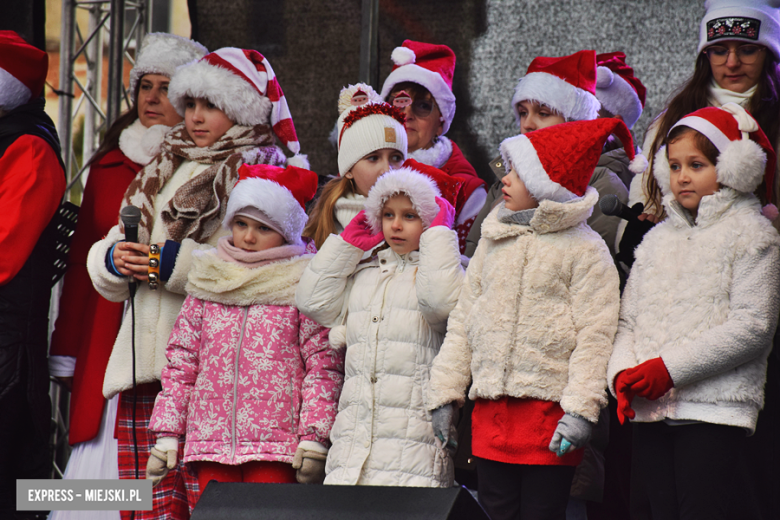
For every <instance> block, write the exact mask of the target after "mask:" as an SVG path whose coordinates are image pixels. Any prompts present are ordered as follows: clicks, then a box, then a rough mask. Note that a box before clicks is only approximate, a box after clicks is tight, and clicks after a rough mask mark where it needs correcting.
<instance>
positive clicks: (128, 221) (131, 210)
mask: <svg viewBox="0 0 780 520" xmlns="http://www.w3.org/2000/svg"><path fill="white" fill-rule="evenodd" d="M119 218H120V219H122V223H123V224H124V225H125V226H132V225H133V224H138V223H139V222H141V210H140V209H138V208H137V207H135V206H125V207H124V208H122V211H120V212H119Z"/></svg>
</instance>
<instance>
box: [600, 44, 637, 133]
mask: <svg viewBox="0 0 780 520" xmlns="http://www.w3.org/2000/svg"><path fill="white" fill-rule="evenodd" d="M596 65H597V68H596V98H597V99H598V100H599V101H600V102H601V106H602V107H604V108H606V109H607V110H609V111H610V112H611V113H612V115H615V116H617V115H619V116H620V117H622V118H623V122H624V123H625V124H626V126H627V127H628V128H629V129H631V128H633V127H634V125H635V124H636V122H637V121H638V120H639V117H640V116H641V115H642V111H643V110H644V108H645V98H646V96H647V89H646V88H645V86H644V85H643V84H642V82H641V81H639V78H637V77H636V76H634V69H632V68H631V67H629V66H628V65H627V64H626V55H625V53H623V52H607V53H604V54H599V55H598V56H596Z"/></svg>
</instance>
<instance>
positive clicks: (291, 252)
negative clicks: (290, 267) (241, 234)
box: [217, 236, 306, 269]
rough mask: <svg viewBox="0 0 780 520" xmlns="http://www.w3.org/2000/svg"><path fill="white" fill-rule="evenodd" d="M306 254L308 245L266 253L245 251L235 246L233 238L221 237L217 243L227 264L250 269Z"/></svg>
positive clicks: (274, 248) (219, 251) (218, 249)
mask: <svg viewBox="0 0 780 520" xmlns="http://www.w3.org/2000/svg"><path fill="white" fill-rule="evenodd" d="M305 252H306V245H305V244H303V245H299V246H295V245H284V246H279V247H272V248H271V249H266V250H265V251H251V252H250V251H244V250H243V249H241V248H240V247H236V246H234V245H233V237H230V236H225V237H221V238H220V239H219V240H218V241H217V256H219V257H220V258H221V259H222V260H225V261H226V262H233V263H235V264H241V265H243V266H244V267H246V268H248V269H254V268H255V267H261V266H264V265H267V264H270V263H273V262H280V261H282V260H287V259H288V258H292V257H294V256H301V255H302V254H303V253H305Z"/></svg>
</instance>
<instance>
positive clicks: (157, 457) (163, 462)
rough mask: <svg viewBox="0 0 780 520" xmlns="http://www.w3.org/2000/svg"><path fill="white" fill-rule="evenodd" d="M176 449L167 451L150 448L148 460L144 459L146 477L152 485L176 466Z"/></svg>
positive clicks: (177, 454) (157, 482)
mask: <svg viewBox="0 0 780 520" xmlns="http://www.w3.org/2000/svg"><path fill="white" fill-rule="evenodd" d="M178 456H179V452H178V450H170V451H168V452H167V453H166V452H164V451H160V450H158V449H157V448H152V453H151V454H150V455H149V460H148V461H146V478H147V479H151V481H152V487H154V486H156V485H157V484H159V483H160V481H161V480H162V479H164V478H165V476H166V475H167V474H168V472H169V471H170V470H172V469H173V468H175V467H176V459H177V458H178Z"/></svg>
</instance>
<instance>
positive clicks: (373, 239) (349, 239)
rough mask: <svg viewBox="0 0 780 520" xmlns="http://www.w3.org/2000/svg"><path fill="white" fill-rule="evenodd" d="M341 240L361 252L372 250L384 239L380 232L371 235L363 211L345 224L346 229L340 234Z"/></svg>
mask: <svg viewBox="0 0 780 520" xmlns="http://www.w3.org/2000/svg"><path fill="white" fill-rule="evenodd" d="M341 238H343V239H344V242H346V243H348V244H352V245H353V246H355V247H357V248H358V249H362V250H363V251H370V250H372V249H374V248H375V247H376V246H378V245H379V244H381V243H382V240H384V239H385V237H384V235H383V234H382V233H381V232H380V233H377V234H376V235H372V234H371V228H369V227H368V223H367V222H366V211H365V210H362V211H361V212H360V213H358V214H357V215H355V218H353V219H352V220H351V221H350V222H349V224H347V227H346V228H344V231H342V232H341Z"/></svg>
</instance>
